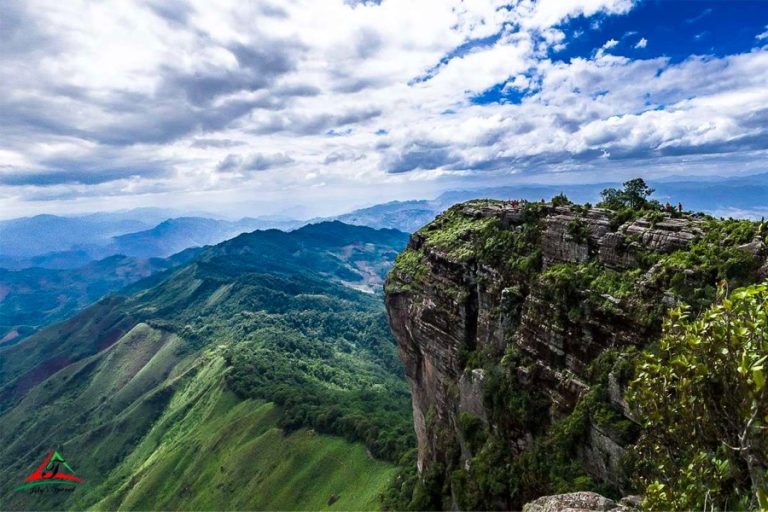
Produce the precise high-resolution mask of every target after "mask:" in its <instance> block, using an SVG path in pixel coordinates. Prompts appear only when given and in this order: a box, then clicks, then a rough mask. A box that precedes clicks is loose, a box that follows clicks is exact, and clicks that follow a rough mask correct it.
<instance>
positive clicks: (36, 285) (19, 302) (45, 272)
mask: <svg viewBox="0 0 768 512" xmlns="http://www.w3.org/2000/svg"><path fill="white" fill-rule="evenodd" d="M200 251H202V248H195V249H187V250H186V251H182V252H180V253H178V254H176V255H175V256H173V257H171V258H166V259H162V258H148V259H142V258H134V257H130V256H123V255H114V256H109V257H107V258H105V259H103V260H99V261H94V262H91V263H88V264H86V265H84V266H83V267H80V268H77V269H48V268H40V267H33V268H26V269H22V270H6V269H0V348H2V347H4V346H8V345H12V344H15V343H18V342H20V341H21V340H23V339H24V338H26V337H27V336H29V335H30V334H32V333H34V332H35V331H36V330H38V329H39V328H41V327H45V326H46V325H49V324H52V323H55V322H58V321H61V320H64V319H65V318H68V317H70V316H72V315H73V314H75V313H77V312H78V311H79V310H81V309H82V308H84V307H86V306H88V305H89V304H91V303H93V302H96V301H97V300H99V299H101V298H102V297H103V296H105V295H108V294H109V293H111V292H115V291H117V290H120V289H122V288H124V287H126V286H128V285H130V284H133V283H135V282H137V281H140V280H142V279H145V278H148V277H149V276H151V275H153V274H156V273H158V272H161V271H163V270H167V269H171V268H173V267H175V266H177V265H181V264H183V263H186V262H187V261H189V260H190V259H191V258H193V257H194V256H196V255H197V254H199V253H200Z"/></svg>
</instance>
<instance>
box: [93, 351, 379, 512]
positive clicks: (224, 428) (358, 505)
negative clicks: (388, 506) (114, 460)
mask: <svg viewBox="0 0 768 512" xmlns="http://www.w3.org/2000/svg"><path fill="white" fill-rule="evenodd" d="M222 372H223V362H222V360H221V358H219V357H217V356H212V357H211V359H210V361H208V362H206V363H205V365H204V367H203V368H202V369H200V371H198V373H197V375H196V376H195V377H194V378H192V379H190V381H189V382H188V383H186V384H185V385H184V387H183V389H180V390H179V391H178V392H177V393H176V394H175V396H174V397H173V398H172V399H171V402H170V405H169V407H168V408H167V410H166V412H165V414H164V415H163V417H162V418H160V420H159V421H158V422H157V424H156V425H155V427H153V430H152V432H150V434H149V435H148V436H147V438H146V441H145V442H144V443H142V444H143V445H144V444H145V445H146V446H139V447H137V449H136V450H135V451H134V455H132V456H130V457H129V458H128V459H127V460H126V461H125V462H124V463H123V464H121V466H120V467H118V468H117V470H116V471H115V472H114V474H113V476H112V477H111V478H110V479H109V480H107V481H106V482H104V483H103V484H102V487H100V488H95V489H94V490H93V495H97V496H106V498H104V499H103V500H102V501H100V502H99V503H97V504H95V508H97V509H121V510H126V509H127V510H146V509H168V510H179V509H183V510H220V509H222V508H225V509H248V510H264V509H270V510H297V509H304V510H322V509H329V508H330V509H339V510H372V509H377V508H378V506H379V505H378V494H379V493H380V492H381V491H382V490H383V489H384V488H385V486H386V485H387V483H388V482H389V480H390V479H391V477H392V476H393V474H394V467H393V466H391V465H389V464H386V463H384V462H381V461H377V460H373V459H371V458H369V457H368V456H367V454H366V452H365V449H364V448H363V447H362V446H361V445H355V444H351V443H349V442H346V441H344V440H342V439H339V438H336V437H330V436H324V435H319V434H315V433H313V432H312V431H310V430H307V429H301V430H298V431H296V432H293V433H291V434H290V435H284V434H283V432H282V430H281V429H279V428H277V422H278V420H279V417H280V411H279V409H277V408H275V406H274V405H272V404H270V403H267V402H263V401H258V400H245V401H240V400H238V399H237V398H236V397H235V396H234V395H233V394H232V393H231V392H229V391H227V390H226V389H225V388H224V387H223V385H222V382H221V377H222ZM169 475H173V477H172V478H169ZM332 494H336V495H337V496H338V501H336V503H334V504H333V505H331V506H329V505H328V499H329V497H330V496H331V495H332ZM82 504H83V505H86V504H87V500H84V501H82Z"/></svg>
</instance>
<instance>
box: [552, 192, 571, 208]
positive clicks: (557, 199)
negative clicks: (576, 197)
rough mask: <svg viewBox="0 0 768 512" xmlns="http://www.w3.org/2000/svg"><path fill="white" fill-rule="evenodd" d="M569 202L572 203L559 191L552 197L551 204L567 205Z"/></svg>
mask: <svg viewBox="0 0 768 512" xmlns="http://www.w3.org/2000/svg"><path fill="white" fill-rule="evenodd" d="M570 204H573V203H572V202H571V200H570V199H568V197H567V196H566V195H565V194H563V193H562V192H560V193H559V194H557V195H556V196H554V197H553V198H552V206H568V205H570Z"/></svg>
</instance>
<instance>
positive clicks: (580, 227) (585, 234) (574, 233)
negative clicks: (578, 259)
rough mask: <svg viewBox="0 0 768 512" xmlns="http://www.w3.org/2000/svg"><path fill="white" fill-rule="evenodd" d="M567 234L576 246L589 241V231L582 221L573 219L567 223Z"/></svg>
mask: <svg viewBox="0 0 768 512" xmlns="http://www.w3.org/2000/svg"><path fill="white" fill-rule="evenodd" d="M567 229H568V234H569V235H570V236H571V238H572V239H573V241H574V242H576V243H577V244H584V243H586V242H587V240H589V229H588V228H587V225H586V224H585V223H584V221H583V220H581V219H580V218H578V217H577V218H575V219H573V220H572V221H571V222H569V223H568V228H567Z"/></svg>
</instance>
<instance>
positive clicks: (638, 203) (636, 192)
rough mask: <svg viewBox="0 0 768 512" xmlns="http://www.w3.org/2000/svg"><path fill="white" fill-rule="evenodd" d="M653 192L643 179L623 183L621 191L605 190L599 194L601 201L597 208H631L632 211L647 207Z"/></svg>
mask: <svg viewBox="0 0 768 512" xmlns="http://www.w3.org/2000/svg"><path fill="white" fill-rule="evenodd" d="M653 192H654V190H653V189H652V188H650V187H649V186H648V185H647V184H646V183H645V180H644V179H643V178H635V179H632V180H629V181H626V182H624V187H623V188H622V189H621V190H618V189H615V188H606V189H603V191H602V192H600V195H601V196H602V198H603V200H602V201H601V202H600V204H599V205H598V206H601V207H603V208H609V209H611V210H621V209H622V208H632V209H634V210H637V209H641V208H645V207H646V206H648V198H649V197H650V196H651V194H653Z"/></svg>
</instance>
